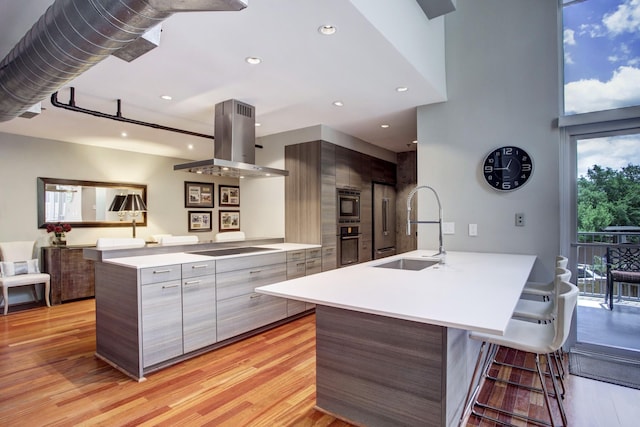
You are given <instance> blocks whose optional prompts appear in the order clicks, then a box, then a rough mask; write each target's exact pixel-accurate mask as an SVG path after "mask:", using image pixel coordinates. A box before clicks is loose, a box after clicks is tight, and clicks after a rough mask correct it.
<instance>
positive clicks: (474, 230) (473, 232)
mask: <svg viewBox="0 0 640 427" xmlns="http://www.w3.org/2000/svg"><path fill="white" fill-rule="evenodd" d="M477 235H478V224H469V236H477Z"/></svg>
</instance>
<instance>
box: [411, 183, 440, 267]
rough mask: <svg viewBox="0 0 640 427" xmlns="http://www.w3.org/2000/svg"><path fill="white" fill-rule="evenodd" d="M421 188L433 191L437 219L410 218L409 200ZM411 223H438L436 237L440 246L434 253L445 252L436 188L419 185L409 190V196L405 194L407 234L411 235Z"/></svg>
mask: <svg viewBox="0 0 640 427" xmlns="http://www.w3.org/2000/svg"><path fill="white" fill-rule="evenodd" d="M421 188H428V189H429V190H431V191H432V192H433V195H434V196H436V202H438V211H439V215H438V220H437V221H418V220H417V219H416V220H415V221H412V220H411V200H412V199H413V196H414V195H415V194H416V193H417V192H418V190H420V189H421ZM411 224H438V232H439V233H438V234H439V235H438V237H439V243H440V247H439V248H438V253H437V254H436V255H444V254H445V253H446V252H445V251H444V247H443V246H442V205H441V204H440V197H438V193H436V190H434V189H433V188H431V187H429V186H428V185H420V186H418V187H416V188H414V189H413V190H411V191H410V192H409V196H407V236H410V235H411Z"/></svg>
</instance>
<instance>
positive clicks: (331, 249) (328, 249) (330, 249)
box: [325, 248, 333, 254]
mask: <svg viewBox="0 0 640 427" xmlns="http://www.w3.org/2000/svg"><path fill="white" fill-rule="evenodd" d="M325 251H326V252H327V253H328V254H330V253H331V252H333V248H327V249H326V250H325Z"/></svg>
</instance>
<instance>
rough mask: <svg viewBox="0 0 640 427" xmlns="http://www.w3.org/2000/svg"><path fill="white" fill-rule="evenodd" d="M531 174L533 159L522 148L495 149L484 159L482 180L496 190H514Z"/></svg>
mask: <svg viewBox="0 0 640 427" xmlns="http://www.w3.org/2000/svg"><path fill="white" fill-rule="evenodd" d="M532 173H533V159H532V158H531V156H529V154H528V153H527V152H526V151H524V150H523V149H522V148H518V147H511V146H509V147H500V148H496V149H495V150H493V151H491V152H490V153H489V154H488V155H487V157H485V159H484V165H483V174H484V179H485V181H487V184H489V185H490V186H491V188H494V189H496V190H500V191H511V190H516V189H518V188H520V187H522V186H523V185H524V184H525V183H526V182H527V181H528V180H529V178H530V177H531V174H532Z"/></svg>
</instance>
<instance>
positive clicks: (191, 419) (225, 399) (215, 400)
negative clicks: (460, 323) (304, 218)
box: [0, 300, 640, 427]
mask: <svg viewBox="0 0 640 427" xmlns="http://www.w3.org/2000/svg"><path fill="white" fill-rule="evenodd" d="M12 310H13V308H12ZM94 351H95V303H94V301H93V300H85V301H78V302H73V303H67V304H63V305H58V306H54V307H51V308H47V307H38V308H34V309H30V310H25V311H20V312H10V313H9V315H8V316H1V317H0V425H6V426H30V427H31V426H43V425H48V426H76V425H84V426H90V425H91V426H93V425H105V426H147V425H148V426H151V425H154V426H155V425H160V426H163V425H164V426H175V425H180V426H191V425H193V426H196V425H197V426H199V425H210V426H234V427H238V426H332V427H346V426H349V424H347V423H344V422H342V421H340V420H336V419H335V418H333V417H331V416H329V415H326V414H323V413H321V412H319V411H317V410H315V409H314V404H315V325H314V316H313V315H311V316H306V317H304V318H302V319H299V320H296V321H294V322H291V323H289V324H287V325H284V326H281V327H279V328H276V329H273V330H271V331H268V332H265V333H263V334H260V335H257V336H255V337H252V338H249V339H246V340H244V341H242V342H239V343H236V344H233V345H231V346H228V347H225V348H222V349H219V350H216V351H214V352H211V353H208V354H205V355H202V356H199V357H196V358H194V359H191V360H188V361H186V362H183V363H180V364H178V365H176V366H173V367H170V368H167V369H164V370H161V371H159V372H156V373H153V374H150V375H148V376H147V380H146V381H144V382H141V383H138V382H135V381H133V380H131V379H129V378H128V377H126V376H125V375H123V374H121V373H120V372H118V371H116V370H115V369H113V368H111V367H109V366H108V365H107V364H105V363H104V362H102V361H100V360H98V359H96V358H95V357H94V355H93V353H94ZM568 385H569V390H568V397H567V401H566V405H567V411H568V413H569V419H570V420H573V422H572V423H571V425H575V426H607V427H608V426H635V425H638V420H640V405H638V402H640V391H638V390H633V389H628V388H624V387H617V386H613V385H610V384H606V383H601V382H597V381H592V380H586V379H583V378H579V377H573V376H572V377H570V378H569V380H568ZM489 393H490V394H491V399H493V400H496V399H498V400H499V399H513V398H514V396H510V394H509V392H507V394H506V395H505V393H504V391H503V390H497V388H496V390H490V391H489ZM528 399H529V400H530V401H532V402H534V403H535V402H540V401H539V400H537V398H528ZM534 406H535V405H532V408H533V409H532V410H535V407H534ZM483 425H488V424H483Z"/></svg>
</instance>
